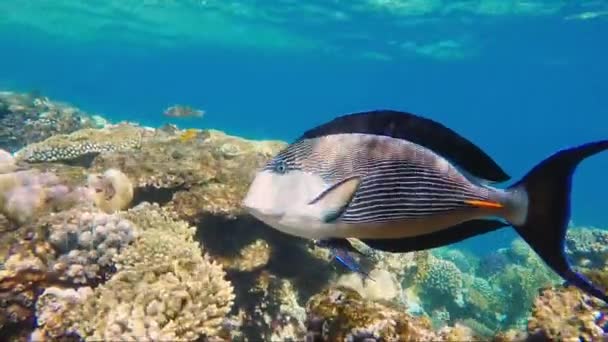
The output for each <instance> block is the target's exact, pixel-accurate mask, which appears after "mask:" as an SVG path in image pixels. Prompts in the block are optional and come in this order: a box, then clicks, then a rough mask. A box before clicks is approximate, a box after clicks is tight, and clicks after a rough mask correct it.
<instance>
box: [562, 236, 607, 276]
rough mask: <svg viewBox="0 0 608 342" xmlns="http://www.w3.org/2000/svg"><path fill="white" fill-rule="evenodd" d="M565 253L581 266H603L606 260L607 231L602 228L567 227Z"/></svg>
mask: <svg viewBox="0 0 608 342" xmlns="http://www.w3.org/2000/svg"><path fill="white" fill-rule="evenodd" d="M566 253H567V255H568V257H570V259H572V260H573V262H574V263H575V264H577V265H578V266H581V267H603V266H604V265H605V264H606V263H607V262H608V231H606V230H602V229H590V228H575V229H569V230H568V233H567V235H566Z"/></svg>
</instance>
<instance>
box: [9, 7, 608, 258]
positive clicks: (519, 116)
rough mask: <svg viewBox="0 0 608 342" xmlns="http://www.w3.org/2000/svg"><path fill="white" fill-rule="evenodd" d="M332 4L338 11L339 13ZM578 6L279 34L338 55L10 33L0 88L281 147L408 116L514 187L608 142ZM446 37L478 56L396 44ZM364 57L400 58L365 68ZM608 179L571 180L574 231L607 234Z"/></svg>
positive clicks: (592, 52) (596, 63) (598, 50)
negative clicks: (550, 162)
mask: <svg viewBox="0 0 608 342" xmlns="http://www.w3.org/2000/svg"><path fill="white" fill-rule="evenodd" d="M4 1H7V0H4ZM256 3H257V4H259V6H271V3H273V2H269V1H257V2H256ZM285 3H288V1H285ZM310 3H312V2H310ZM315 3H316V4H321V3H324V2H318V1H317V2H315ZM329 3H330V4H331V5H328V6H333V7H334V8H337V9H339V8H340V5H339V2H329ZM353 3H355V2H353ZM357 3H359V2H357ZM576 4H577V5H570V7H564V8H563V9H562V10H561V11H559V12H557V13H554V14H547V15H539V16H535V15H532V16H525V15H524V16H516V15H501V16H499V15H497V16H491V15H490V16H482V15H477V16H476V15H464V14H463V15H459V14H454V15H452V16H447V15H445V16H442V15H440V14H436V15H435V17H434V18H438V20H439V21H437V22H435V21H431V22H428V23H422V24H420V25H411V24H410V25H400V24H403V23H407V21H408V20H413V19H411V18H410V17H407V18H401V17H398V16H394V15H388V14H372V13H369V14H367V13H366V12H365V11H361V10H356V8H354V7H353V8H351V9H350V12H348V10H347V9H343V10H344V11H346V12H347V13H350V15H351V17H352V18H353V20H352V21H350V22H348V23H342V22H339V21H335V22H331V21H326V22H322V23H318V22H316V21H315V20H312V19H313V18H303V17H301V16H299V17H298V16H295V15H294V20H293V22H287V23H284V24H283V26H284V27H283V28H284V29H285V30H288V31H290V32H297V33H298V34H299V35H301V36H305V37H308V38H311V39H316V40H322V41H323V42H324V43H325V45H326V46H327V45H328V46H332V47H336V48H337V51H338V52H335V53H326V51H321V50H318V51H317V50H315V49H314V48H313V49H309V50H305V51H298V50H296V51H276V50H264V49H245V48H242V47H239V46H230V44H213V43H209V42H201V43H196V42H195V43H192V42H189V43H188V44H182V45H180V44H175V45H174V46H171V47H162V48H161V47H156V46H154V44H146V43H141V44H125V43H124V42H123V41H122V40H121V39H120V33H116V32H114V33H112V35H108V36H107V37H105V39H103V40H99V41H98V42H95V41H93V42H91V41H89V42H81V43H74V41H73V40H70V39H68V38H65V39H62V37H61V36H57V35H55V36H53V37H52V38H49V36H47V35H46V34H45V33H44V32H40V31H35V30H28V29H26V28H25V26H24V27H21V26H18V25H15V26H14V27H11V26H7V25H5V26H2V30H0V47H1V48H0V49H1V50H0V51H1V52H0V60H1V63H2V66H1V68H0V87H2V88H10V89H12V90H23V91H28V90H32V89H37V90H40V91H42V92H43V93H44V94H46V95H48V96H50V97H51V98H54V99H59V100H64V101H68V102H70V103H73V104H75V105H77V106H79V107H81V108H83V109H85V110H87V111H92V112H97V113H100V114H102V115H104V116H106V117H108V118H110V119H111V120H130V121H137V122H140V123H142V124H144V125H150V126H158V125H161V124H163V123H164V122H166V120H165V118H163V116H162V115H161V113H162V110H163V109H164V108H165V107H167V106H169V105H172V104H175V103H183V104H188V105H192V106H194V107H199V108H202V109H204V110H206V112H207V114H206V116H205V117H204V118H203V119H202V120H182V121H172V122H174V123H177V124H178V125H179V126H182V127H205V128H208V127H209V128H216V129H221V130H224V131H227V132H229V133H231V134H238V135H242V136H245V137H250V138H272V139H284V140H291V139H294V138H296V137H297V136H298V135H299V134H301V133H302V132H303V131H304V130H306V129H308V128H310V127H312V126H314V125H317V124H319V123H322V122H324V121H326V120H329V119H331V118H333V117H334V116H337V115H340V114H344V113H348V112H354V111H363V110H371V109H378V108H391V109H399V110H404V111H410V112H414V113H418V114H421V115H424V116H428V117H431V118H433V119H435V120H438V121H441V122H443V123H444V124H446V125H448V126H449V127H451V128H453V129H455V130H456V131H458V132H460V133H461V134H463V135H465V136H467V137H469V138H470V139H471V140H473V141H474V142H476V143H477V144H479V145H480V146H481V147H482V148H484V149H485V150H486V151H487V152H488V153H489V154H490V155H491V156H493V157H494V158H495V159H496V160H497V161H498V162H499V164H501V165H502V166H503V167H504V169H505V170H507V172H509V173H510V174H511V176H512V177H513V178H514V179H517V178H519V177H520V176H522V175H523V174H524V173H525V172H526V171H527V170H528V169H529V168H530V167H532V166H533V165H534V164H535V163H537V162H539V161H540V160H541V159H542V158H544V157H546V156H547V155H549V154H551V153H553V152H555V151H556V150H558V149H560V148H564V147H567V146H570V145H573V144H580V143H584V142H587V141H590V140H594V139H601V138H608V109H607V108H608V83H607V82H606V80H607V79H608V63H607V62H606V61H608V44H606V37H607V36H608V17H606V16H604V17H599V18H596V19H593V20H564V17H565V16H566V15H567V14H571V13H578V12H580V10H582V9H585V8H587V7H588V6H587V7H585V6H586V5H585V4H588V5H589V6H593V4H595V5H596V6H599V7H601V8H605V7H606V6H607V5H606V4H604V3H602V2H597V1H596V2H588V3H585V2H581V3H580V4H579V3H576ZM277 6H278V5H277ZM602 6H603V7H602ZM601 8H600V9H601ZM577 10H578V12H577ZM421 17H422V18H423V17H424V15H422V16H418V17H415V18H421ZM1 18H2V16H1V15H0V19H1ZM295 19H298V20H295ZM305 19H311V20H305ZM171 24H172V23H170V22H169V23H167V25H171ZM339 33H340V34H339ZM346 33H351V35H350V36H349V37H350V38H348V37H347V35H346ZM341 34H342V35H341ZM360 36H366V38H357V37H360ZM443 36H447V37H446V39H449V38H450V37H452V36H464V37H467V39H465V43H466V44H469V45H470V48H468V50H469V52H471V55H470V56H465V57H463V58H432V57H430V56H426V55H424V54H415V53H412V54H410V55H407V54H403V53H397V52H395V48H394V47H392V46H391V44H388V43H387V41H390V40H399V39H406V40H414V41H416V40H420V41H424V40H425V39H429V38H441V37H443ZM345 37H346V38H345ZM251 39H252V40H255V39H256V37H255V32H252V33H251ZM365 51H375V52H377V53H382V54H383V55H387V56H392V57H393V59H392V60H376V59H365V58H356V56H357V55H360V54H362V53H363V52H365ZM607 169H608V155H601V156H598V157H595V158H593V159H590V160H589V161H587V162H586V163H585V164H583V165H582V166H581V167H580V168H579V171H578V172H577V173H576V176H575V179H574V194H573V217H572V218H573V220H574V221H575V223H576V224H577V225H595V226H604V227H608V204H607V203H608V202H607V201H606V198H607V195H606V193H607V192H608V180H606V172H605V170H607ZM513 236H514V235H513V233H512V232H511V231H509V230H507V231H503V232H499V233H495V234H490V235H487V236H483V237H478V238H475V239H471V240H469V241H467V242H466V243H465V244H467V245H468V246H471V247H473V248H477V249H484V248H489V249H493V248H496V246H498V245H499V244H500V245H503V244H504V243H505V242H508V239H509V238H512V237H513ZM482 246H483V247H482Z"/></svg>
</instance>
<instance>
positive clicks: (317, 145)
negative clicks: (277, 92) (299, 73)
mask: <svg viewBox="0 0 608 342" xmlns="http://www.w3.org/2000/svg"><path fill="white" fill-rule="evenodd" d="M606 150H608V139H604V140H598V141H592V142H589V143H586V144H582V145H578V146H574V147H571V148H567V149H563V150H560V151H558V152H556V153H554V154H553V155H551V156H549V157H547V158H545V159H543V160H541V161H540V162H539V163H537V164H536V165H535V166H534V167H533V168H531V169H530V170H529V171H528V173H526V174H525V175H524V176H523V177H522V178H521V179H519V180H518V181H517V182H514V183H513V184H511V185H509V186H508V187H506V188H505V189H504V190H503V189H499V188H495V187H492V186H490V185H488V184H489V183H490V182H505V181H507V180H509V179H510V177H509V176H508V175H507V174H506V173H505V172H504V171H503V170H502V169H501V168H500V166H498V164H497V163H496V162H494V161H493V160H492V158H490V157H489V156H488V155H487V154H485V153H484V152H483V151H482V150H481V149H480V148H479V147H477V146H476V145H475V144H473V143H472V142H471V141H468V140H467V139H465V138H464V137H462V136H460V135H459V134H457V133H456V132H454V131H452V130H450V129H449V128H447V127H445V126H443V125H441V124H440V123H438V122H435V121H432V120H430V119H426V118H423V117H420V116H417V115H414V114H411V113H404V112H397V111H390V110H380V111H373V112H362V113H354V114H348V115H344V116H341V117H338V118H336V119H334V120H332V121H330V122H327V123H325V124H323V125H320V126H318V127H315V128H313V129H311V130H309V131H307V132H305V133H304V134H303V135H302V137H300V138H299V139H298V140H296V141H295V142H294V143H293V144H291V145H289V146H288V147H287V148H286V149H285V150H283V151H282V152H280V153H279V154H278V155H277V156H276V157H275V158H273V159H272V160H271V161H270V162H269V163H268V164H267V165H266V166H265V167H264V168H263V169H262V170H260V171H259V172H258V173H257V175H256V177H255V179H254V180H253V182H252V184H251V186H250V188H249V192H248V193H247V195H246V197H245V199H244V201H243V205H244V207H245V208H246V209H247V210H249V212H250V213H251V214H252V215H254V216H255V217H257V218H258V219H260V220H262V221H264V222H265V223H267V224H268V225H270V226H272V227H274V228H275V229H278V230H281V231H283V232H285V233H287V234H291V235H296V236H300V237H304V238H310V239H316V240H323V239H328V240H332V239H333V240H340V239H343V238H359V239H361V240H362V242H363V243H365V244H366V245H368V246H369V247H371V248H374V249H377V250H383V251H387V252H398V253H404V252H409V251H413V250H421V249H429V248H434V247H439V246H443V245H446V244H450V243H454V242H457V241H462V240H464V239H467V238H470V237H473V236H476V235H480V234H485V233H488V232H490V231H494V230H497V229H500V228H502V227H505V226H508V225H511V226H513V228H514V229H515V231H516V232H517V233H518V234H519V235H520V236H521V237H522V238H523V239H524V240H525V241H526V242H527V243H528V244H529V246H530V247H531V248H532V249H533V250H534V251H535V252H536V253H537V254H538V255H539V256H540V258H541V259H542V260H543V261H544V262H545V263H546V264H547V265H548V266H549V267H550V268H551V269H552V270H553V271H555V272H556V273H557V274H558V275H560V276H561V277H562V278H563V279H564V280H565V281H566V282H567V283H568V284H571V285H574V286H576V287H578V288H579V289H581V290H582V291H584V292H586V293H587V294H589V295H592V296H594V297H596V298H599V299H601V300H602V301H604V302H606V303H608V294H606V293H605V292H604V291H603V290H602V289H600V288H598V287H597V286H595V285H593V284H592V283H591V282H590V281H589V279H587V278H585V277H584V276H583V275H581V274H579V273H577V272H576V271H574V270H573V269H572V267H571V265H570V263H569V262H568V260H567V258H566V257H565V253H564V241H565V236H566V231H567V229H568V222H569V220H570V211H571V209H570V206H571V204H570V201H571V198H570V197H571V189H572V176H573V174H574V171H575V169H576V168H577V166H578V165H579V164H580V163H581V162H582V161H584V160H585V159H587V158H589V157H591V156H594V155H596V154H599V153H601V152H603V151H606ZM334 242H336V241H334ZM337 242H339V241H337Z"/></svg>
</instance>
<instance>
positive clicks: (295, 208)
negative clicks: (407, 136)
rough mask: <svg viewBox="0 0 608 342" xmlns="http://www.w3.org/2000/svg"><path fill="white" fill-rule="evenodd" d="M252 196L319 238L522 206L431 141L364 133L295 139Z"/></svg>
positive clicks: (264, 216)
mask: <svg viewBox="0 0 608 342" xmlns="http://www.w3.org/2000/svg"><path fill="white" fill-rule="evenodd" d="M244 203H245V206H246V207H248V208H249V210H250V211H251V212H252V213H253V214H254V215H255V216H256V217H258V218H259V219H261V220H262V221H264V222H266V223H267V224H269V225H270V226H272V227H274V228H276V229H279V230H281V231H283V232H285V233H288V234H292V235H297V236H300V237H305V238H311V239H325V238H346V237H354V238H403V237H414V236H418V235H424V234H428V233H432V232H436V231H439V230H442V229H445V228H448V227H451V226H453V225H455V224H458V223H461V222H465V221H468V220H471V219H475V218H480V217H486V216H510V219H514V220H517V217H513V216H516V215H517V214H518V210H517V209H518V206H517V204H518V203H517V200H515V199H514V197H513V196H512V194H510V193H507V192H505V191H503V190H500V189H496V188H493V187H489V186H485V185H483V184H481V183H480V182H477V181H476V180H475V178H474V177H470V176H467V175H465V174H464V173H463V172H461V171H459V169H458V167H457V166H455V165H453V164H452V163H450V162H449V161H448V160H447V159H445V158H444V157H442V156H441V155H439V154H437V153H435V152H434V151H432V150H431V149H428V148H426V147H423V146H421V145H418V144H416V143H413V142H410V141H407V140H404V139H396V138H393V137H390V136H381V135H373V134H360V133H347V134H331V135H325V136H321V137H315V138H311V139H301V140H299V141H297V142H295V143H294V144H292V145H290V146H288V147H287V148H286V149H285V150H283V151H282V152H280V153H279V154H278V155H277V156H276V157H275V158H273V159H272V160H271V161H270V162H269V163H268V164H267V165H266V167H265V168H264V169H263V170H262V171H261V172H259V173H258V175H257V177H256V179H255V180H254V182H253V183H252V186H251V188H250V191H249V194H248V196H247V197H246V198H245V201H244Z"/></svg>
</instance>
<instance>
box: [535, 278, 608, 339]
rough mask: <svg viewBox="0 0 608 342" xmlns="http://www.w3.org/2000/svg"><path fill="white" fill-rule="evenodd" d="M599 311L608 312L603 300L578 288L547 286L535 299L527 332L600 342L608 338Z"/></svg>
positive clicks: (556, 337) (549, 337)
mask: <svg viewBox="0 0 608 342" xmlns="http://www.w3.org/2000/svg"><path fill="white" fill-rule="evenodd" d="M600 312H601V313H603V314H604V315H606V314H608V310H607V309H606V308H605V307H604V306H603V303H602V302H601V301H600V300H598V299H596V298H592V297H590V296H588V295H586V294H584V293H583V292H581V291H580V290H578V289H575V288H567V289H544V290H543V291H542V292H541V295H540V296H539V297H538V298H537V299H536V301H535V302H534V307H533V309H532V317H531V318H530V320H529V322H528V331H529V332H530V333H531V334H535V335H541V336H543V337H545V338H548V339H551V340H558V341H574V340H576V341H579V338H583V339H584V341H596V340H597V341H600V340H603V339H605V338H606V337H608V335H607V334H606V333H605V332H604V330H603V329H602V327H600V326H598V325H597V324H596V321H595V319H596V317H597V315H598V313H600Z"/></svg>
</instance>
